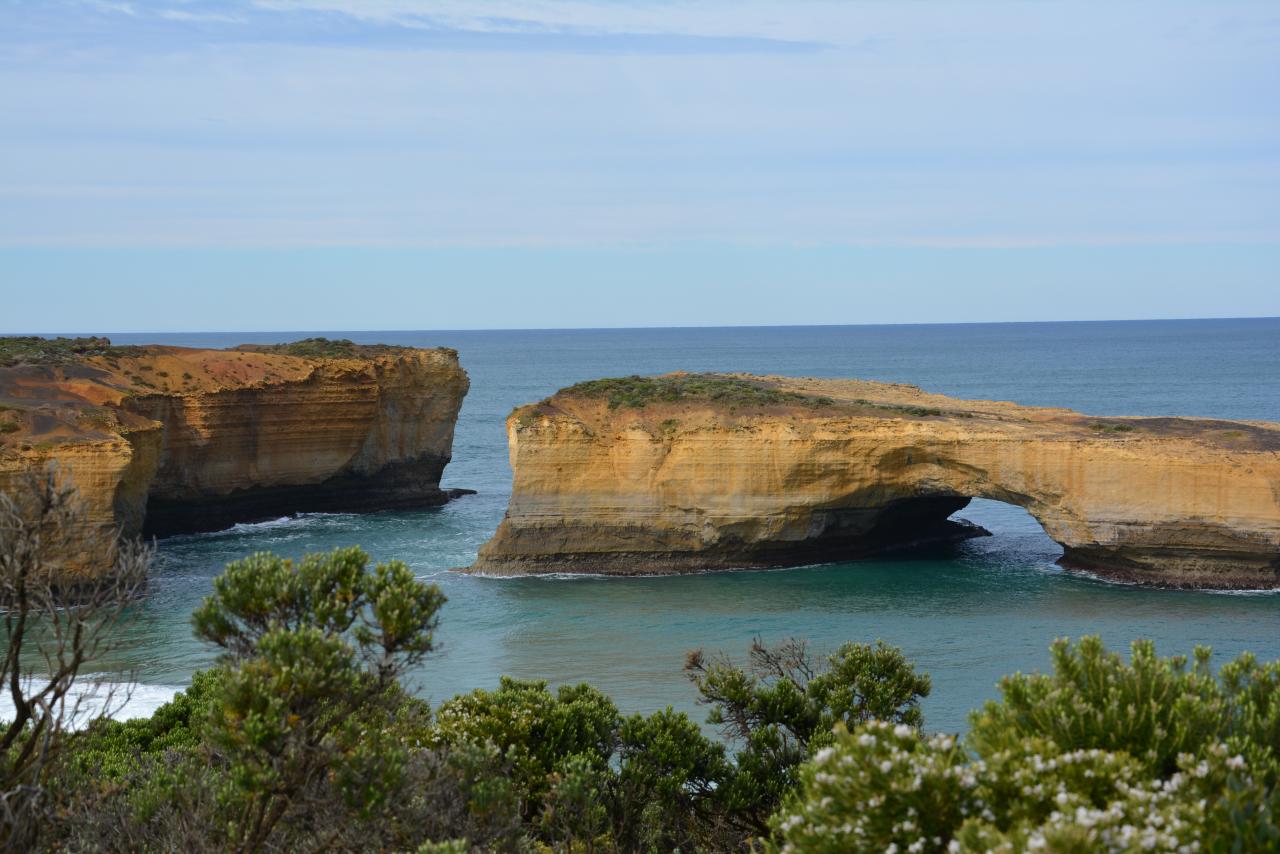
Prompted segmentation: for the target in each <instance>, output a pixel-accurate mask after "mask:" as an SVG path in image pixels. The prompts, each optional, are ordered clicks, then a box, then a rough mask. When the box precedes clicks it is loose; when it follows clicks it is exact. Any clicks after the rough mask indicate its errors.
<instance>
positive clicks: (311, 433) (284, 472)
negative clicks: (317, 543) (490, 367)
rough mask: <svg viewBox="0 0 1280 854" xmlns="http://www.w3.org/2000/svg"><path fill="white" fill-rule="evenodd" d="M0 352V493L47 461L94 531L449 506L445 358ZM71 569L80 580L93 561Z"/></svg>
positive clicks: (459, 383)
mask: <svg viewBox="0 0 1280 854" xmlns="http://www.w3.org/2000/svg"><path fill="white" fill-rule="evenodd" d="M2 343H4V344H5V345H6V346H5V347H4V348H3V353H2V354H0V355H4V357H5V358H4V362H0V407H3V411H0V443H2V444H0V489H4V488H6V487H8V486H10V485H12V484H14V483H15V482H16V481H17V480H18V479H19V478H21V477H22V476H23V475H24V474H25V473H27V472H31V471H37V470H41V469H43V468H45V467H46V466H48V464H49V463H51V462H52V463H56V464H57V465H58V468H59V469H60V471H61V472H62V473H64V474H66V475H68V476H69V477H70V478H71V479H72V481H73V482H74V484H75V485H76V487H77V488H78V489H79V490H80V493H81V496H82V498H83V499H84V501H85V504H86V511H87V513H88V514H89V517H90V521H91V523H92V526H93V527H95V528H97V529H98V530H118V531H119V532H120V533H121V534H123V535H125V536H134V535H137V534H146V535H151V534H156V535H165V534H174V533H181V532H192V531H207V530H216V529H219V528H223V527H227V526H228V525H231V524H234V523H236V522H242V521H255V520H260V519H264V518H272V517H275V516H280V515H284V514H288V513H295V512H301V511H362V510H374V509H384V508H394V507H420V506H430V505H437V504H443V503H444V502H446V501H447V500H448V499H449V497H450V494H449V493H447V492H445V491H443V490H441V489H440V476H441V472H442V471H443V469H444V467H445V465H446V464H447V463H448V462H449V457H450V453H451V449H452V445H453V432H454V424H455V422H456V420H457V415H458V410H459V408H460V407H461V405H462V399H463V397H464V395H465V394H466V393H467V388H468V380H467V375H466V372H465V371H464V370H463V369H462V367H461V366H460V365H459V363H458V355H457V353H456V352H455V351H453V350H449V349H444V348H439V349H416V348H407V347H386V346H361V345H356V344H352V343H351V342H347V341H327V340H324V339H311V340H308V341H303V342H297V343H294V344H284V345H270V346H254V345H246V346H243V347H239V348H236V349H233V350H202V349H189V348H184V347H162V346H145V347H117V346H112V345H111V343H110V342H109V341H107V340H106V339H59V340H57V341H52V342H45V341H42V340H41V339H6V340H5V341H3V342H2ZM5 363H7V364H5ZM82 558H83V560H82V563H83V566H81V567H79V569H80V570H81V571H85V572H91V571H93V568H94V566H95V565H101V563H102V562H103V560H104V559H103V557H102V556H100V555H98V556H95V555H83V556H82Z"/></svg>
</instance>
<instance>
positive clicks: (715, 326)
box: [0, 314, 1280, 338]
mask: <svg viewBox="0 0 1280 854" xmlns="http://www.w3.org/2000/svg"><path fill="white" fill-rule="evenodd" d="M1203 320H1280V314H1262V315H1214V316H1200V317H1108V318H1076V319H1069V320H957V321H913V320H905V321H877V322H868V323H730V324H710V323H694V324H683V325H680V324H673V325H659V324H649V325H643V326H487V327H482V326H474V327H453V328H447V327H441V328H437V329H426V328H403V329H391V328H383V329H372V328H370V329H338V328H334V329H243V328H242V329H168V330H165V329H143V330H111V331H107V330H102V331H95V332H86V331H78V332H68V331H44V332H30V331H23V332H15V331H0V337H6V338H8V337H22V336H35V337H37V338H58V337H94V336H104V337H109V336H111V335H229V334H234V333H239V334H245V335H258V334H263V335H266V334H282V335H301V334H311V335H316V334H319V333H323V332H343V333H356V334H376V333H382V332H390V333H406V332H627V331H643V330H657V329H672V330H678V329H840V328H853V327H876V326H1018V325H1023V326H1038V325H1045V324H1068V323H1077V324H1084V323H1186V322H1193V321H1203Z"/></svg>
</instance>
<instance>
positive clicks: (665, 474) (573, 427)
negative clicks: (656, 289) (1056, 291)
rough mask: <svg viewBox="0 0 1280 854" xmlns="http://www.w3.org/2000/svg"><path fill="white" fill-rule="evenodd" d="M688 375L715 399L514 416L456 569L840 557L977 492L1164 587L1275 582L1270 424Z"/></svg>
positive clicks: (1279, 505)
mask: <svg viewBox="0 0 1280 854" xmlns="http://www.w3.org/2000/svg"><path fill="white" fill-rule="evenodd" d="M681 377H682V375H673V376H672V377H668V378H659V379H658V380H657V381H656V382H657V383H658V385H656V386H654V388H658V389H661V388H662V387H663V386H662V385H661V384H662V383H663V382H665V381H667V380H671V379H675V380H680V379H681ZM683 377H685V378H688V375H683ZM701 379H710V380H711V381H712V382H713V383H724V384H725V388H726V389H728V391H726V392H724V393H723V394H721V393H720V392H719V391H715V392H713V393H711V394H699V393H694V394H684V395H682V394H679V393H672V394H663V393H655V394H653V395H652V396H651V397H650V399H647V400H645V399H640V400H636V399H634V398H633V399H628V398H627V396H626V395H625V394H621V395H615V396H614V399H613V406H612V407H611V406H610V401H609V399H608V398H609V395H608V393H607V392H598V393H596V392H593V391H592V390H591V388H590V387H591V385H592V384H585V385H584V386H582V387H575V388H573V389H567V390H564V391H561V392H560V393H558V394H556V395H554V396H553V397H551V398H549V399H548V400H546V401H543V402H542V403H539V404H535V405H532V406H526V407H523V408H520V409H517V410H516V411H515V412H513V413H512V415H511V416H510V418H509V419H508V421H507V432H508V438H509V442H510V455H511V465H512V469H513V470H514V474H515V481H514V491H513V495H512V498H511V504H510V507H509V509H508V511H507V515H506V518H505V519H504V520H503V522H502V524H501V526H500V527H499V528H498V531H497V533H496V534H495V536H494V537H493V538H492V539H491V540H490V541H489V542H488V543H486V544H485V545H484V546H483V547H482V549H481V550H480V554H479V557H478V559H477V561H476V563H475V565H474V566H473V567H471V571H473V572H480V573H491V574H502V575H510V574H523V573H546V572H564V571H569V572H602V573H616V574H659V573H675V572H689V571H697V570H704V569H721V568H739V567H766V566H786V565H798V564H806V563H814V562H821V561H834V560H844V559H849V558H855V557H860V556H864V555H869V554H874V553H877V552H881V551H884V550H886V549H891V548H898V547H902V546H904V545H910V544H913V543H923V542H930V541H934V542H936V541H939V540H954V539H958V538H964V537H967V536H973V535H975V534H981V533H985V532H982V531H980V530H974V528H973V527H972V526H969V527H965V526H963V525H957V523H955V522H953V521H950V520H948V518H947V517H948V516H950V514H952V513H953V512H955V511H956V510H958V509H960V508H961V507H963V506H964V505H965V504H966V503H967V502H968V501H969V499H970V498H973V497H982V498H990V499H995V500H998V501H1004V502H1008V503H1010V504H1016V505H1018V506H1020V507H1024V508H1026V509H1027V510H1028V511H1029V512H1030V513H1031V515H1032V516H1034V517H1035V518H1036V519H1038V520H1039V521H1040V523H1041V525H1043V526H1044V529H1045V531H1046V532H1048V534H1049V536H1050V537H1052V538H1053V539H1054V540H1056V541H1057V542H1058V543H1060V544H1061V545H1062V546H1063V548H1064V555H1063V559H1062V562H1063V563H1064V564H1065V565H1068V566H1074V567H1081V568H1086V569H1090V570H1093V571H1095V572H1098V573H1101V574H1105V575H1108V576H1111V577H1115V578H1119V579H1124V580H1128V581H1135V582H1139V583H1144V584H1153V585H1161V586H1188V587H1216V588H1268V587H1277V586H1280V425H1277V424H1273V423H1267V422H1238V421H1217V420H1210V419H1197V418H1090V417H1088V416H1084V415H1080V414H1077V413H1075V412H1072V411H1069V410H1065V409H1044V408H1032V407H1023V406H1017V405H1015V404H1012V403H999V402H990V401H968V400H957V399H953V398H948V397H945V396H942V395H936V394H927V393H925V392H923V391H921V390H919V389H917V388H915V387H913V386H902V385H886V384H881V383H871V382H859V381H834V380H813V379H792V378H784V377H746V376H740V375H732V376H730V375H721V376H711V377H702V378H701ZM646 382H650V381H646ZM735 384H738V385H741V386H743V387H747V388H754V389H756V390H758V391H759V392H760V393H757V392H751V393H750V394H742V393H739V392H735V391H733V387H734V385H735ZM637 403H642V404H643V406H642V407H637V406H636V405H635V404H637Z"/></svg>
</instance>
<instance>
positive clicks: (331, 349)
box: [235, 338, 413, 359]
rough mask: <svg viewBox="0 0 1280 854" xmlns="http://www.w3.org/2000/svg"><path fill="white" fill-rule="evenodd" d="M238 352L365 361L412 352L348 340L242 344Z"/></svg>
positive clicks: (323, 339) (404, 348)
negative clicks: (366, 359) (374, 357)
mask: <svg viewBox="0 0 1280 854" xmlns="http://www.w3.org/2000/svg"><path fill="white" fill-rule="evenodd" d="M235 349H236V350H244V351H247V352H252V353H276V354H279V355H282V356H298V357H300V358H303V359H364V358H368V357H369V356H380V355H382V354H384V353H397V352H400V351H403V350H412V349H413V348H412V347H399V346H396V345H393V344H357V343H355V342H354V341H351V340H349V339H347V338H337V339H330V338H303V339H302V340H301V341H291V342H289V343H288V344H241V345H240V346H239V347H236V348H235Z"/></svg>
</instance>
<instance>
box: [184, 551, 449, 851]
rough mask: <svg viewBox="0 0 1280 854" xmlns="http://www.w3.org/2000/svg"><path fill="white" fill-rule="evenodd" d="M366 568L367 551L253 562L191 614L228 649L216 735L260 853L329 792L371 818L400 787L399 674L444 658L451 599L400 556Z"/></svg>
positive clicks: (231, 799)
mask: <svg viewBox="0 0 1280 854" xmlns="http://www.w3.org/2000/svg"><path fill="white" fill-rule="evenodd" d="M368 562H369V557H368V555H366V554H365V553H364V552H363V551H361V550H360V549H358V548H344V549H335V550H334V551H332V552H329V553H327V554H311V555H307V556H306V557H304V558H302V559H301V560H300V561H297V562H294V561H292V560H287V559H284V558H280V557H276V556H275V555H272V554H266V553H262V554H255V555H253V556H251V557H248V558H246V559H244V560H240V561H236V562H234V563H231V564H229V565H228V566H227V569H226V572H224V573H223V574H222V575H221V576H220V577H219V578H217V579H216V580H215V581H214V593H213V595H212V596H210V597H208V598H207V599H205V601H204V603H203V604H202V605H201V606H200V607H199V608H198V609H197V610H196V612H195V614H194V615H193V616H192V622H193V625H194V627H195V633H196V635H197V636H198V637H200V638H203V639H204V640H207V641H209V642H210V643H213V644H216V645H217V646H219V647H221V648H222V649H223V650H224V651H225V652H224V656H223V659H222V661H221V662H220V665H219V676H220V679H221V689H220V693H219V696H218V698H217V700H216V702H215V704H214V711H213V716H212V719H211V720H210V723H209V728H208V730H207V734H206V738H207V741H208V743H209V745H210V746H211V748H212V749H213V750H214V753H215V755H216V756H217V757H218V758H220V759H221V760H223V761H224V762H225V763H226V767H227V768H228V771H229V781H230V786H229V789H228V791H227V792H226V796H225V803H226V806H227V807H228V808H229V810H230V812H229V814H228V819H229V822H228V823H229V826H230V827H231V839H229V840H228V841H229V843H230V845H231V847H233V848H234V849H236V850H239V851H252V850H258V849H260V848H262V847H263V846H264V845H265V844H266V842H267V840H268V839H269V838H270V837H271V836H272V833H273V831H274V830H275V828H276V827H277V825H278V824H279V823H280V821H281V820H282V819H283V818H284V817H285V816H286V815H287V814H288V813H289V812H290V810H291V809H293V810H297V811H299V812H302V811H305V808H306V803H305V801H306V800H307V798H308V797H309V794H308V793H310V792H313V791H314V789H315V788H316V787H317V786H324V785H328V784H333V785H335V786H336V787H337V789H338V791H339V792H340V793H341V795H342V797H343V799H344V800H345V801H346V803H347V806H348V807H350V808H351V809H353V810H355V811H356V812H357V813H358V814H360V815H363V816H367V815H369V814H370V813H371V811H372V810H373V809H374V808H375V807H377V806H378V805H379V804H381V803H382V802H384V800H385V799H386V797H387V795H388V792H389V791H391V790H392V789H393V788H394V787H395V784H396V781H397V780H398V779H399V775H400V773H401V772H402V770H403V768H404V764H405V761H406V756H405V752H404V750H403V749H402V747H401V745H399V744H398V743H397V742H396V740H395V739H394V738H393V737H391V736H390V735H386V733H387V731H388V728H389V727H388V724H389V722H390V721H391V719H392V718H393V717H394V715H395V713H396V710H397V707H398V706H399V705H400V704H401V702H402V698H403V695H402V693H401V691H400V686H399V679H400V677H401V676H402V675H403V674H404V672H405V671H406V669H408V668H410V667H412V666H414V665H415V664H417V663H418V662H420V661H421V660H422V659H423V657H424V656H426V655H427V653H429V652H430V651H431V650H432V649H433V631H434V629H435V627H436V614H437V611H438V610H439V609H440V606H441V605H442V604H443V603H444V601H445V599H444V596H443V594H441V592H440V590H439V589H438V588H437V587H436V586H435V585H428V584H424V583H422V582H419V581H417V580H416V579H415V578H414V576H413V573H412V572H410V570H409V568H408V567H407V566H405V564H403V563H401V562H399V561H392V562H390V563H386V564H379V565H378V566H376V567H375V568H374V569H373V570H372V571H370V570H369V569H368ZM384 736H385V737H384ZM302 823H304V824H305V823H306V822H302ZM321 847H323V843H321Z"/></svg>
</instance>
